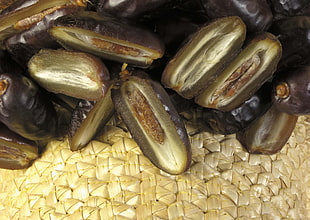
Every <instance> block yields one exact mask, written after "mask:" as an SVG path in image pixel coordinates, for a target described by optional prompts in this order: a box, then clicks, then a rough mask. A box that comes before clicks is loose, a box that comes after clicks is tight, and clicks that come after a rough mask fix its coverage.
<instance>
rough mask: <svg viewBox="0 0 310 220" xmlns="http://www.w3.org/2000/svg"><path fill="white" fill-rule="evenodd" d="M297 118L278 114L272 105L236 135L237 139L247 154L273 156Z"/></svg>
mask: <svg viewBox="0 0 310 220" xmlns="http://www.w3.org/2000/svg"><path fill="white" fill-rule="evenodd" d="M297 119H298V116H295V115H290V114H287V113H284V112H280V111H279V110H278V109H277V108H276V107H275V106H274V105H272V106H271V108H270V109H269V110H268V111H267V112H266V113H265V114H264V115H263V116H262V117H260V118H259V119H258V120H256V121H255V122H254V123H252V124H251V125H250V126H249V127H247V128H245V129H244V130H242V131H241V132H238V133H237V136H236V137H237V139H238V140H239V141H240V143H241V144H242V145H243V146H244V147H245V148H246V149H247V151H248V152H249V153H255V154H275V153H277V152H278V151H280V150H281V149H282V148H283V146H284V145H285V144H286V142H287V141H288V139H289V138H290V136H291V134H292V132H293V130H294V128H295V125H296V122H297Z"/></svg>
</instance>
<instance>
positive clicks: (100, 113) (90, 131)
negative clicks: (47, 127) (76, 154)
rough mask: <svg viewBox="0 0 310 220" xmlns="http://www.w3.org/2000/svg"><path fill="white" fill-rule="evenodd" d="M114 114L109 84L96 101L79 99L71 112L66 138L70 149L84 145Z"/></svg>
mask: <svg viewBox="0 0 310 220" xmlns="http://www.w3.org/2000/svg"><path fill="white" fill-rule="evenodd" d="M113 114H114V105H113V102H112V99H111V86H110V87H109V89H108V90H107V92H106V94H105V96H104V97H102V98H101V99H100V100H98V101H87V100H81V101H79V102H78V103H77V106H76V108H75V109H74V111H73V112H72V115H71V120H70V123H69V132H68V139H69V145H70V149H71V150H72V151H76V150H80V149H82V148H83V147H85V146H86V145H87V144H88V143H89V142H90V141H91V140H92V139H93V138H94V137H95V136H96V134H97V133H98V131H99V130H100V129H101V128H102V127H103V126H104V125H105V124H106V123H107V122H108V120H109V119H110V118H111V117H112V115H113Z"/></svg>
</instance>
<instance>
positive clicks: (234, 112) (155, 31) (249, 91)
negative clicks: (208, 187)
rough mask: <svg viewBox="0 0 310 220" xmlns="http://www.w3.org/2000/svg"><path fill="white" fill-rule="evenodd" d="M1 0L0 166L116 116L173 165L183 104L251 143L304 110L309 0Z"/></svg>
mask: <svg viewBox="0 0 310 220" xmlns="http://www.w3.org/2000/svg"><path fill="white" fill-rule="evenodd" d="M8 2H9V1H3V3H1V4H0V6H1V7H0V8H1V9H0V10H1V11H0V122H1V126H0V129H1V132H0V167H1V168H7V169H21V168H26V167H28V166H30V165H31V163H32V162H33V161H34V160H35V159H36V158H38V157H39V155H40V154H41V153H42V151H44V146H45V145H46V143H47V142H48V141H50V140H53V139H57V138H62V137H65V136H66V137H68V140H69V145H70V148H71V150H73V151H76V150H80V149H82V148H83V147H85V146H86V145H87V144H88V143H89V142H90V141H91V140H92V139H94V138H95V136H96V135H97V134H98V132H99V131H101V130H102V128H103V126H105V125H106V124H107V123H108V122H109V120H110V119H111V117H112V116H114V115H116V116H118V117H119V118H120V119H122V122H123V123H124V124H125V125H126V128H127V129H128V131H129V132H130V133H131V135H132V137H133V139H134V140H135V141H136V142H137V144H138V145H139V147H140V148H141V150H142V152H143V153H144V155H145V156H146V157H148V158H149V159H150V161H151V162H152V163H153V164H154V165H155V166H157V167H158V168H160V169H161V170H163V171H165V172H167V173H170V174H180V173H182V172H184V171H186V170H187V169H188V168H189V167H190V165H191V146H190V141H189V137H188V134H187V131H186V129H185V126H184V124H183V116H184V114H182V113H184V112H188V111H190V112H191V113H192V115H193V116H194V117H193V118H194V120H195V121H196V122H198V123H199V125H200V126H201V128H202V129H203V130H204V131H207V132H212V133H216V134H223V135H228V134H236V137H237V139H238V140H239V141H240V143H241V144H242V145H243V146H244V148H245V149H247V151H248V152H250V153H261V154H273V153H276V152H278V151H279V150H281V148H282V147H283V146H284V145H285V143H286V142H287V140H288V139H289V137H290V135H291V133H292V131H293V129H294V127H295V124H296V121H297V118H298V116H300V115H307V114H309V113H310V99H309V97H310V58H309V57H310V3H309V0H288V1H282V0H236V1H226V0H195V1H194V0H151V1H145V0H122V1H113V0H53V1H50V0H17V1H16V0H15V1H11V2H10V4H9V3H8ZM5 4H6V6H5V7H4V6H3V5H5Z"/></svg>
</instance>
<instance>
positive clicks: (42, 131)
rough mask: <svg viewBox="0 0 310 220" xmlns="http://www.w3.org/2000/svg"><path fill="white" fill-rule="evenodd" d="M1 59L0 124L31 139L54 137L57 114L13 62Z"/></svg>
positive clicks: (47, 99)
mask: <svg viewBox="0 0 310 220" xmlns="http://www.w3.org/2000/svg"><path fill="white" fill-rule="evenodd" d="M1 58H2V59H0V85H1V86H0V121H1V122H2V123H4V124H5V125H6V126H7V127H8V128H9V129H11V130H12V131H14V132H16V133H18V134H19V135H21V136H23V137H25V138H27V139H30V140H47V139H50V138H52V137H55V136H56V134H57V114H56V111H55V108H54V106H53V104H52V102H51V101H50V99H49V98H48V97H47V96H46V94H45V92H44V91H43V90H42V89H40V88H39V87H38V86H37V85H36V84H35V83H34V82H33V81H32V80H31V79H30V78H28V77H26V76H24V75H23V74H22V73H23V70H22V69H21V68H19V66H18V65H17V64H16V63H14V62H13V61H11V60H9V58H8V57H7V56H5V58H3V57H1ZM7 61H8V62H7ZM2 62H4V63H2ZM7 63H10V65H8V64H7Z"/></svg>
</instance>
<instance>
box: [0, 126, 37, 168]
mask: <svg viewBox="0 0 310 220" xmlns="http://www.w3.org/2000/svg"><path fill="white" fill-rule="evenodd" d="M38 157H39V152H38V146H37V144H36V142H34V141H31V140H28V139H26V138H23V137H22V136H20V135H18V134H16V133H15V132H13V131H11V130H9V129H8V128H7V127H6V126H5V125H4V124H2V123H0V168H4V169H12V170H14V169H23V168H27V167H29V166H30V165H31V163H32V162H33V161H34V160H35V159H37V158H38Z"/></svg>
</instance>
